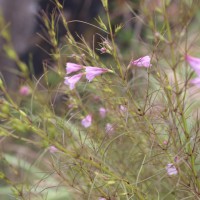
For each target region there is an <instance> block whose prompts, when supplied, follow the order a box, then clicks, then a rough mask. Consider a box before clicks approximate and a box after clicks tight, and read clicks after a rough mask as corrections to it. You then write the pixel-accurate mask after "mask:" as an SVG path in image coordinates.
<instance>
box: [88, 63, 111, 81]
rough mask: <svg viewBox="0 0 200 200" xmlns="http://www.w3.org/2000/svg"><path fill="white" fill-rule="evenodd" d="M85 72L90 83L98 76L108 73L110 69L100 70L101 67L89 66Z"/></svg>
mask: <svg viewBox="0 0 200 200" xmlns="http://www.w3.org/2000/svg"><path fill="white" fill-rule="evenodd" d="M85 71H86V78H87V80H88V81H89V82H90V81H92V80H93V79H94V78H95V77H96V76H99V75H101V74H103V73H106V72H108V71H109V70H108V69H105V68H99V67H90V66H87V67H85Z"/></svg>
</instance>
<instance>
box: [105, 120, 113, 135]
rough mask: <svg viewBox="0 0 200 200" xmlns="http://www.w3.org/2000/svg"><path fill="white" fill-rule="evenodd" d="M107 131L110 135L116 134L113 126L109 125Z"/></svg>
mask: <svg viewBox="0 0 200 200" xmlns="http://www.w3.org/2000/svg"><path fill="white" fill-rule="evenodd" d="M105 131H106V133H107V134H108V135H112V134H113V133H114V127H113V125H112V124H110V123H107V124H106V127H105Z"/></svg>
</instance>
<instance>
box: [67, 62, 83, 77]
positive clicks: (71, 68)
mask: <svg viewBox="0 0 200 200" xmlns="http://www.w3.org/2000/svg"><path fill="white" fill-rule="evenodd" d="M81 69H83V66H82V65H78V64H75V63H70V62H68V63H67V64H66V71H67V74H71V73H72V72H77V71H79V70H81Z"/></svg>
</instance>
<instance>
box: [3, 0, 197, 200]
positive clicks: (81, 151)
mask: <svg viewBox="0 0 200 200" xmlns="http://www.w3.org/2000/svg"><path fill="white" fill-rule="evenodd" d="M153 2H154V1H153ZM155 2H157V3H155ZM155 2H154V4H155V5H154V6H152V5H153V4H152V5H149V1H141V2H140V3H138V4H133V3H131V1H130V2H128V3H126V4H123V6H124V8H127V9H128V10H129V11H130V13H132V14H133V16H134V17H133V18H131V19H130V20H134V21H133V23H134V24H135V28H136V27H142V29H139V30H137V32H138V34H139V35H137V37H136V35H132V38H131V39H130V40H129V46H127V48H128V49H129V51H128V53H127V51H125V52H126V55H125V53H124V49H123V48H125V47H123V48H121V46H119V45H118V41H119V40H120V37H121V35H120V34H122V35H123V34H124V32H125V31H126V29H128V25H127V23H128V22H129V21H130V20H128V22H127V21H125V22H122V23H124V25H116V24H114V19H113V16H115V13H114V14H113V13H112V12H114V11H112V10H111V8H110V6H111V5H110V2H109V1H108V0H102V5H103V8H104V13H105V15H106V19H103V17H102V19H101V17H99V19H98V20H96V23H97V24H96V25H92V26H93V27H95V31H96V33H98V35H101V37H100V38H101V42H100V43H92V44H91V43H89V41H86V39H85V38H84V37H81V36H80V37H79V41H76V40H75V39H74V37H73V35H72V34H71V33H70V31H69V28H68V24H69V23H72V22H68V21H66V19H65V17H64V15H63V13H62V5H60V4H59V2H58V1H55V5H56V6H57V11H58V13H59V19H61V20H62V23H63V25H64V27H65V29H66V36H65V39H64V44H59V42H58V41H57V37H56V31H55V30H56V27H55V19H56V17H57V16H56V14H55V13H52V18H51V19H48V18H47V16H46V15H44V25H45V27H46V29H47V37H48V38H49V41H50V42H51V45H52V49H51V52H50V53H51V55H52V60H53V63H52V66H51V67H49V68H48V67H46V66H44V74H43V75H42V76H41V77H40V78H39V79H38V80H35V79H34V77H32V79H29V78H28V77H27V79H26V80H25V81H26V83H25V84H24V85H28V86H29V91H31V92H28V95H26V98H24V97H22V96H23V95H25V94H26V92H23V93H21V94H22V95H21V96H20V95H19V92H18V95H17V97H16V98H13V96H12V95H10V94H9V93H8V91H7V89H6V88H5V85H4V84H3V81H0V90H1V92H2V93H3V97H2V98H1V99H0V111H1V112H0V121H1V124H0V135H1V142H2V143H3V144H6V145H7V144H9V143H11V144H13V146H14V144H15V142H13V141H17V142H18V143H16V144H15V145H16V146H17V147H19V148H16V149H20V148H22V146H23V147H24V149H23V151H24V152H26V150H27V152H26V154H25V155H26V156H23V154H22V153H21V152H22V151H19V152H15V153H14V154H13V153H12V151H11V150H9V149H5V151H3V152H2V153H1V157H2V163H1V165H2V166H3V167H2V169H4V170H1V172H0V179H1V180H2V184H3V187H4V188H6V189H9V194H10V195H13V196H14V197H15V198H22V199H28V198H30V199H31V198H32V199H35V198H46V199H53V198H54V199H55V198H57V199H58V198H60V199H106V200H109V199H127V200H128V199H140V200H144V199H186V198H188V199H189V198H191V199H199V198H200V177H199V176H200V168H199V163H200V157H199V141H200V140H199V137H200V132H199V92H200V91H199V79H198V78H199V67H200V65H199V59H200V56H199V58H198V56H197V57H195V56H190V55H193V54H194V55H195V54H196V55H198V53H199V49H198V47H197V46H196V45H195V44H196V43H199V41H200V38H199V35H198V31H199V30H198V29H197V27H196V26H195V23H198V20H199V19H198V16H197V15H196V14H197V11H198V9H197V7H198V6H197V5H198V2H197V1H186V0H183V1H155ZM134 5H137V7H135V6H134ZM135 9H137V10H138V12H135ZM174 9H175V11H176V15H177V16H175V17H176V19H174V18H175V17H174V16H173V17H172V13H171V12H173V11H174ZM125 10H126V9H125ZM186 11H187V12H186ZM137 13H139V14H137ZM112 14H113V15H112ZM141 16H142V17H141ZM120 23H121V22H120ZM126 25H127V27H126ZM114 27H116V28H114ZM141 30H143V32H144V33H141V32H140V31H141ZM90 42H91V41H90ZM66 44H67V47H65V46H66ZM102 48H105V49H103V50H102ZM199 55H200V54H199ZM191 83H193V84H191ZM9 145H10V144H9ZM10 146H12V145H10ZM21 154H22V155H21ZM29 154H30V155H33V156H32V157H31V156H30V155H29ZM17 155H20V156H17ZM20 163H25V164H20ZM27 163H28V164H27ZM6 166H7V168H6ZM27 166H28V167H27ZM5 169H6V170H5ZM13 171H14V172H15V173H13ZM38 172H40V173H38ZM12 173H13V174H15V175H16V174H20V173H21V174H23V176H21V177H14V176H11V175H12ZM1 192H2V191H1V190H0V194H1Z"/></svg>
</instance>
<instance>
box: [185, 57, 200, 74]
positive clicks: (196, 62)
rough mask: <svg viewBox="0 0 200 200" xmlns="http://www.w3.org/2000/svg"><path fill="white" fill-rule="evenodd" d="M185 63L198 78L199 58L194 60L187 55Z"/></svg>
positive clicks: (199, 69)
mask: <svg viewBox="0 0 200 200" xmlns="http://www.w3.org/2000/svg"><path fill="white" fill-rule="evenodd" d="M185 59H186V61H187V62H188V64H189V65H190V66H191V67H192V69H193V70H194V71H195V72H196V73H197V74H198V75H199V76H200V58H195V57H192V56H189V55H186V56H185Z"/></svg>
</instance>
